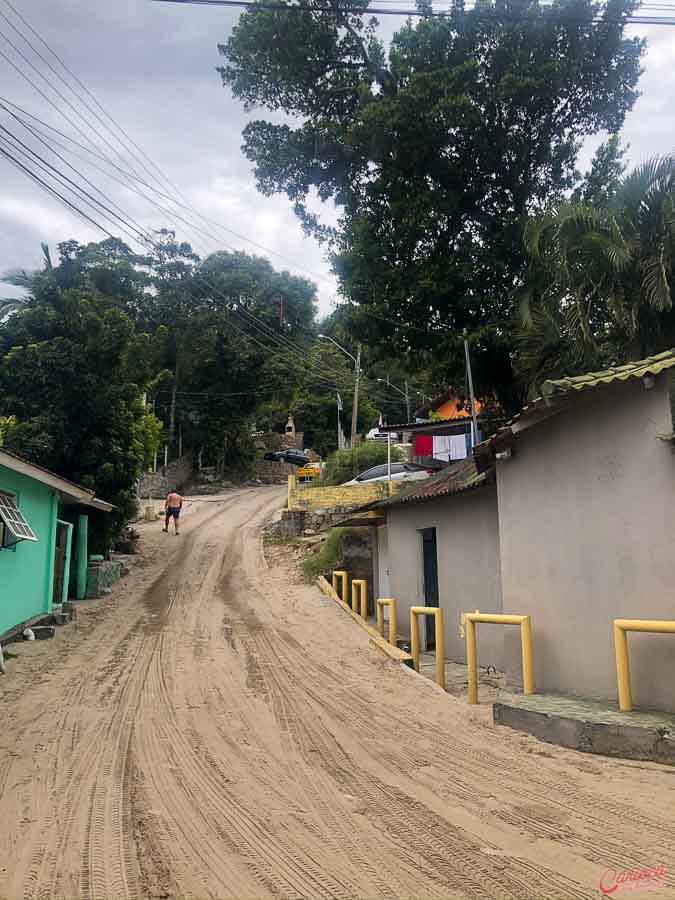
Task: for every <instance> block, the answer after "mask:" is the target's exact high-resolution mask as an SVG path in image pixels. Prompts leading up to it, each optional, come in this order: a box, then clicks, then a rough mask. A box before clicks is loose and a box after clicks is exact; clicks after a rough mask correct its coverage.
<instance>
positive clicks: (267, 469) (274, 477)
mask: <svg viewBox="0 0 675 900" xmlns="http://www.w3.org/2000/svg"><path fill="white" fill-rule="evenodd" d="M297 471H298V467H297V466H292V465H291V464H290V463H285V462H276V461H275V460H271V459H261V460H259V461H258V462H257V463H256V464H255V471H254V473H253V477H254V478H257V479H258V480H259V481H262V483H263V484H286V482H287V481H288V478H289V476H294V475H295V473H296V472H297Z"/></svg>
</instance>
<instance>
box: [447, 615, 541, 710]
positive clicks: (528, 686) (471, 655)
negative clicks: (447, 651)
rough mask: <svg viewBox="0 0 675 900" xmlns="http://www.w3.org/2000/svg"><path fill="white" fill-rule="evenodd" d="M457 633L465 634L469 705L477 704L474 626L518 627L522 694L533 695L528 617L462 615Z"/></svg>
mask: <svg viewBox="0 0 675 900" xmlns="http://www.w3.org/2000/svg"><path fill="white" fill-rule="evenodd" d="M460 622H461V624H460V628H459V633H460V637H464V634H465V633H466V665H467V669H468V675H469V697H468V702H469V703H478V659H477V654H476V625H477V623H478V622H486V623H488V624H490V625H520V643H521V652H522V657H523V693H524V694H534V661H533V655H532V622H531V620H530V617H529V616H505V615H498V614H497V613H494V614H493V613H482V612H480V611H479V610H476V612H473V613H462V617H461V619H460Z"/></svg>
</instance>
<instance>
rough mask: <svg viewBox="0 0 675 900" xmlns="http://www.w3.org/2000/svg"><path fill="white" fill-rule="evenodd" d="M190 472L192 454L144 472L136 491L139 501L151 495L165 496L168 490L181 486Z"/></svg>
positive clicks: (186, 454)
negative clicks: (152, 470) (154, 470)
mask: <svg viewBox="0 0 675 900" xmlns="http://www.w3.org/2000/svg"><path fill="white" fill-rule="evenodd" d="M191 474H192V454H191V453H185V454H183V456H181V457H179V458H178V459H175V460H174V461H173V462H170V463H169V465H168V466H166V467H165V466H161V467H160V468H158V469H157V471H156V472H148V473H146V474H145V475H144V476H143V477H142V478H141V479H140V481H139V482H138V487H137V489H136V493H137V495H138V497H139V499H140V500H141V501H143V500H147V499H148V498H151V497H166V495H167V494H168V493H169V491H174V490H176V488H180V487H182V486H183V485H184V484H185V482H186V481H187V480H188V479H189V478H190V475H191Z"/></svg>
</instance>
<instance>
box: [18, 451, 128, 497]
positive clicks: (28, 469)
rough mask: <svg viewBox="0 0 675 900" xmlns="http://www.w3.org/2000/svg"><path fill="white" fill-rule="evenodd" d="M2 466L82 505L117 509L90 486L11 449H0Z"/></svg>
mask: <svg viewBox="0 0 675 900" xmlns="http://www.w3.org/2000/svg"><path fill="white" fill-rule="evenodd" d="M0 466H5V468H7V469H11V470H12V471H14V472H19V473H20V474H22V475H26V476H27V477H28V478H33V479H34V480H35V481H39V482H40V483H41V484H46V485H47V486H48V487H52V488H54V489H55V490H57V491H60V492H61V493H62V494H64V495H65V496H67V497H71V498H72V499H73V500H75V501H76V502H77V503H80V504H81V505H82V506H93V507H95V508H96V509H100V510H103V511H104V512H111V511H112V510H113V509H115V507H114V506H113V505H112V504H111V503H106V502H105V500H99V499H98V497H95V496H94V491H90V490H89V488H85V487H82V485H81V484H75V482H74V481H68V479H67V478H62V477H61V475H57V474H56V472H51V471H50V470H49V469H45V468H44V466H38V465H37V464H36V463H33V462H30V460H27V459H24V458H23V457H22V456H17V455H16V453H10V451H9V450H4V449H3V450H0Z"/></svg>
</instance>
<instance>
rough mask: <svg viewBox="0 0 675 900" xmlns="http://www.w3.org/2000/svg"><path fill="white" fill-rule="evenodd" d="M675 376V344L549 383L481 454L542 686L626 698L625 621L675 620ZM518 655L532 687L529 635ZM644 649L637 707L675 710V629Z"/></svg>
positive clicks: (637, 652)
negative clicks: (621, 669) (620, 629)
mask: <svg viewBox="0 0 675 900" xmlns="http://www.w3.org/2000/svg"><path fill="white" fill-rule="evenodd" d="M674 378H675V351H671V352H667V353H661V354H659V355H658V356H654V357H651V358H649V359H645V360H641V361H639V362H633V363H629V364H627V365H624V366H617V367H614V368H611V369H608V370H607V371H603V372H592V373H590V374H588V375H582V376H578V377H572V378H563V379H560V380H557V381H548V382H546V383H545V385H544V386H543V390H542V397H541V398H539V399H538V400H536V401H534V402H533V403H531V404H530V405H529V406H526V407H525V408H524V409H523V410H522V412H521V413H520V415H519V416H518V417H517V418H516V419H514V420H513V422H512V423H511V424H510V425H509V426H508V427H506V428H503V429H501V430H500V431H498V432H497V434H496V435H495V436H494V437H493V438H491V439H490V440H488V441H486V442H485V443H484V444H482V445H481V446H480V447H477V448H476V457H477V463H478V467H479V469H487V470H490V469H491V468H492V466H493V465H494V464H495V461H496V472H497V494H498V508H499V535H500V546H499V556H500V560H501V583H502V591H503V607H504V612H505V613H515V614H529V615H531V616H532V626H533V638H534V654H535V683H536V685H537V690H538V691H552V692H560V693H570V694H576V695H580V696H586V697H595V698H615V697H616V691H617V689H616V672H615V661H614V646H613V635H612V620H613V619H614V618H627V619H669V620H674V619H675V596H674V593H673V586H674V585H675V454H674V449H675V435H674V431H675V429H674V425H673V403H674V399H675V382H674ZM474 554H475V550H474ZM475 558H476V557H475V555H474V556H473V557H471V556H468V557H467V559H469V560H473V559H475ZM392 587H393V586H392ZM481 608H482V604H481ZM481 640H482V634H481ZM504 653H505V665H506V671H507V675H508V676H510V680H513V681H519V679H520V646H519V638H518V634H517V629H505V631H504ZM630 653H631V673H632V682H633V692H634V696H635V701H636V704H638V705H642V706H645V707H651V708H655V709H662V710H667V711H670V712H673V711H675V695H674V693H673V685H674V684H675V641H674V640H673V638H672V636H669V635H660V634H631V636H630Z"/></svg>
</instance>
